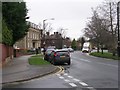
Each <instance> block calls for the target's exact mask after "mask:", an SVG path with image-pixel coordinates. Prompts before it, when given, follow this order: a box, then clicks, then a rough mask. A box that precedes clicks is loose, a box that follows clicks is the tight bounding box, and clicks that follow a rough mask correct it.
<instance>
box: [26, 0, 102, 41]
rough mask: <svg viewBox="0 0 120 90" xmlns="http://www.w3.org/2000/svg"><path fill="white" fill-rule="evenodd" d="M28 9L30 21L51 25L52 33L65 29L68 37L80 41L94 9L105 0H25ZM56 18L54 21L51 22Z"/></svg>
mask: <svg viewBox="0 0 120 90" xmlns="http://www.w3.org/2000/svg"><path fill="white" fill-rule="evenodd" d="M24 1H25V2H26V5H27V9H28V16H29V17H30V18H29V20H28V21H31V22H33V23H35V24H39V23H41V24H42V23H43V20H45V19H48V20H47V21H46V22H47V23H51V24H52V25H51V26H52V28H53V30H52V33H53V32H55V31H57V30H58V29H59V28H63V29H65V33H66V36H67V37H70V38H71V39H73V38H75V39H78V38H79V37H82V36H83V35H84V33H83V32H84V30H83V29H84V28H85V26H86V23H87V21H88V18H90V17H91V16H92V9H91V8H95V7H97V6H98V5H100V4H101V3H102V2H103V1H104V0H24ZM51 18H54V20H50V19H51Z"/></svg>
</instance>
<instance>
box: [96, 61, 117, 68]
mask: <svg viewBox="0 0 120 90" xmlns="http://www.w3.org/2000/svg"><path fill="white" fill-rule="evenodd" d="M97 63H98V64H102V65H107V66H112V67H117V68H118V66H116V65H111V64H105V63H101V62H97Z"/></svg>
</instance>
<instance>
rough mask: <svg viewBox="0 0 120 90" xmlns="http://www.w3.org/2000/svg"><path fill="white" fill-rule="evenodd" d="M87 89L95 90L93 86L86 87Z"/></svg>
mask: <svg viewBox="0 0 120 90" xmlns="http://www.w3.org/2000/svg"><path fill="white" fill-rule="evenodd" d="M87 88H88V89H89V90H96V89H95V88H93V87H87Z"/></svg>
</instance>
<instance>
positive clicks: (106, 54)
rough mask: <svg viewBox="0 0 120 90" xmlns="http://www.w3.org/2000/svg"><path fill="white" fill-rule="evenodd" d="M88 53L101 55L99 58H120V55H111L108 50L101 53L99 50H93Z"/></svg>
mask: <svg viewBox="0 0 120 90" xmlns="http://www.w3.org/2000/svg"><path fill="white" fill-rule="evenodd" d="M90 55H92V56H97V57H101V58H108V59H114V60H120V57H118V56H113V55H112V54H111V53H108V52H104V53H103V54H102V53H101V52H99V53H97V52H93V53H90Z"/></svg>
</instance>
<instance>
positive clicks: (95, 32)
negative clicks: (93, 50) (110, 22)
mask: <svg viewBox="0 0 120 90" xmlns="http://www.w3.org/2000/svg"><path fill="white" fill-rule="evenodd" d="M85 36H87V37H89V38H90V41H91V42H93V43H95V44H96V46H97V52H99V48H100V47H101V48H103V46H104V45H106V44H107V43H106V42H107V41H108V37H109V36H110V35H109V32H108V26H107V25H106V19H102V18H100V17H99V15H98V13H97V11H96V10H93V16H92V17H91V20H90V21H89V22H88V23H87V27H86V28H85ZM102 53H103V51H102Z"/></svg>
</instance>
